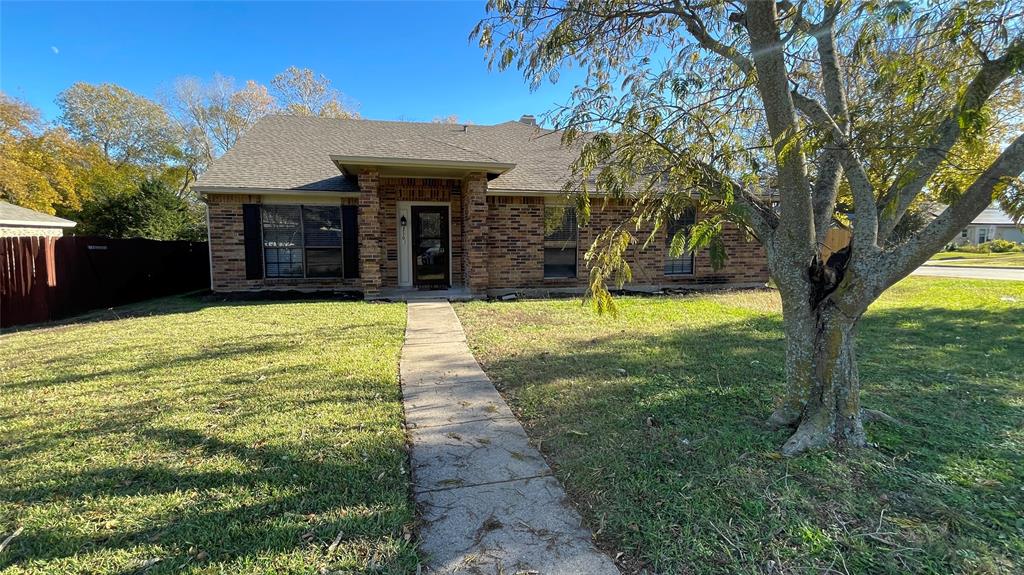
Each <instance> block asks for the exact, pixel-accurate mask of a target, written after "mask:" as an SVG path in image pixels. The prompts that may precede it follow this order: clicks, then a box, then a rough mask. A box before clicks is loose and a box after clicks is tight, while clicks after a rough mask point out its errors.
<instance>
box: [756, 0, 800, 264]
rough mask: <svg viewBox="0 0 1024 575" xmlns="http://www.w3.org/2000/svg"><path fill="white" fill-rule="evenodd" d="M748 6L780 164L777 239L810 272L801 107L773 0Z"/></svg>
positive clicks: (760, 80) (790, 260)
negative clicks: (797, 105)
mask: <svg viewBox="0 0 1024 575" xmlns="http://www.w3.org/2000/svg"><path fill="white" fill-rule="evenodd" d="M746 6H747V17H746V22H747V24H746V25H747V32H748V33H749V35H750V49H751V54H752V55H753V59H754V68H755V70H756V71H757V90H758V93H759V95H760V97H761V105H762V107H763V109H764V113H765V120H766V123H767V124H768V131H769V133H770V134H771V137H772V144H773V147H774V149H775V159H776V162H777V164H778V167H779V200H780V214H779V224H780V225H779V230H778V232H779V233H777V234H776V236H779V237H777V238H776V239H777V240H779V239H782V240H784V241H785V243H786V244H787V246H786V247H787V248H788V249H786V250H783V251H784V252H785V253H786V255H787V256H788V257H787V258H786V259H787V260H788V263H789V264H790V265H791V266H793V267H794V268H796V269H800V270H801V271H800V273H801V274H805V273H806V271H805V270H806V267H805V266H807V265H809V264H810V262H811V260H812V258H813V257H814V254H815V253H816V252H817V248H816V246H815V243H814V237H815V234H814V211H813V207H812V205H811V190H810V186H809V184H808V182H807V168H806V159H805V157H804V153H803V149H802V146H801V145H800V141H799V134H798V132H799V130H798V125H797V119H796V110H795V109H794V106H793V99H792V96H791V95H790V93H789V74H788V71H787V69H786V62H785V58H784V55H783V44H782V39H781V37H780V35H779V34H780V31H779V26H778V20H777V18H778V15H777V14H776V11H775V10H776V9H775V3H774V2H763V1H759V0H749V1H748V2H747V4H746ZM801 266H804V267H801Z"/></svg>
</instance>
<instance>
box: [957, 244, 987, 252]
mask: <svg viewBox="0 0 1024 575" xmlns="http://www.w3.org/2000/svg"><path fill="white" fill-rule="evenodd" d="M957 251H961V252H967V253H969V254H987V253H990V252H991V250H990V249H989V247H988V242H985V243H983V244H977V245H975V244H964V245H962V246H960V247H959V248H957Z"/></svg>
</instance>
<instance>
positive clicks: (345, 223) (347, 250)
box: [341, 206, 359, 278]
mask: <svg viewBox="0 0 1024 575" xmlns="http://www.w3.org/2000/svg"><path fill="white" fill-rule="evenodd" d="M357 210H358V208H357V207H356V206H341V233H342V240H341V245H342V250H343V251H344V259H345V277H346V278H357V277H359V214H358V211H357Z"/></svg>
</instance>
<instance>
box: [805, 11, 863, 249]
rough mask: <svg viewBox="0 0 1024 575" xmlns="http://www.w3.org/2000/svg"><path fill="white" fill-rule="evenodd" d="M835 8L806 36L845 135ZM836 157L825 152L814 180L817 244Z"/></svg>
mask: <svg viewBox="0 0 1024 575" xmlns="http://www.w3.org/2000/svg"><path fill="white" fill-rule="evenodd" d="M839 4H840V3H839V2H833V3H831V4H830V5H829V6H828V7H827V9H826V14H825V18H824V19H823V20H822V22H821V24H818V25H816V26H810V25H808V28H807V33H808V34H810V35H811V36H813V37H814V39H815V40H816V42H817V48H818V60H819V62H820V65H821V76H822V82H821V83H822V91H823V93H824V95H825V105H826V106H827V107H828V112H829V114H830V115H831V116H832V119H833V120H834V122H835V124H836V126H837V127H838V128H839V130H840V131H841V132H843V134H844V135H846V134H848V130H849V126H850V114H849V105H848V104H847V101H846V90H845V89H844V87H843V74H842V70H841V68H840V65H839V59H838V58H837V57H836V38H835V30H834V29H833V23H834V22H835V16H836V14H838V11H839V9H838V6H839ZM797 20H798V24H799V23H801V22H803V23H806V21H804V20H803V16H802V14H801V12H800V11H797ZM837 154H838V151H835V150H825V151H824V154H823V157H822V159H821V161H820V162H819V164H818V174H817V175H818V177H817V180H816V181H815V186H814V191H813V194H814V196H813V198H814V200H813V201H814V229H815V236H816V237H815V240H816V241H817V242H818V243H822V242H823V241H824V240H825V235H826V234H827V233H828V228H829V226H830V225H831V223H832V217H833V216H834V215H835V204H836V195H837V193H838V190H839V185H838V184H839V177H840V176H841V175H842V161H841V159H840V158H838V157H837ZM873 199H874V198H873V196H872V200H873ZM873 209H874V208H873Z"/></svg>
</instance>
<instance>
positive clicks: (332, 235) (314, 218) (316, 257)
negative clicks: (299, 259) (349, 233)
mask: <svg viewBox="0 0 1024 575" xmlns="http://www.w3.org/2000/svg"><path fill="white" fill-rule="evenodd" d="M302 232H303V236H304V245H305V246H306V254H305V255H306V276H307V277H311V278H322V277H328V278H340V277H341V275H342V267H343V266H342V261H341V260H342V256H341V209H340V208H337V207H333V206H302Z"/></svg>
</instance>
